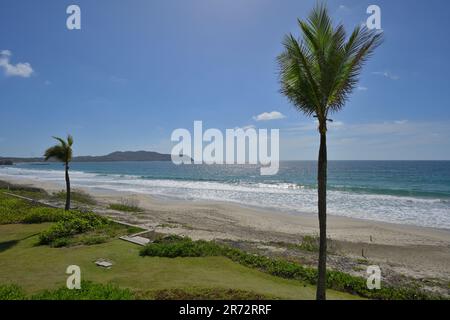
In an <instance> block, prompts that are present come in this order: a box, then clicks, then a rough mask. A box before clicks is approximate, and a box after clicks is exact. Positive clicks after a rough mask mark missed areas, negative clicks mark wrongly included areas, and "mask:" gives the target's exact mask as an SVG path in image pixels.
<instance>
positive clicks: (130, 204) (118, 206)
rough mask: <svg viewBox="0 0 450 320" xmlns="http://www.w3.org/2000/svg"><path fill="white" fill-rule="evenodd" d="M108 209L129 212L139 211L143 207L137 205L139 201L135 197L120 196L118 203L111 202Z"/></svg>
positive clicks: (141, 210)
mask: <svg viewBox="0 0 450 320" xmlns="http://www.w3.org/2000/svg"><path fill="white" fill-rule="evenodd" d="M109 209H112V210H117V211H122V212H130V213H140V212H143V211H144V209H142V208H140V207H139V201H138V200H137V199H130V198H121V199H120V201H119V203H111V204H110V205H109Z"/></svg>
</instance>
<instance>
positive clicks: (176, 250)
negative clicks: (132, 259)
mask: <svg viewBox="0 0 450 320" xmlns="http://www.w3.org/2000/svg"><path fill="white" fill-rule="evenodd" d="M160 241H161V242H154V243H152V244H150V245H147V246H145V247H144V248H143V249H142V250H141V252H140V254H141V256H153V257H155V256H157V257H168V258H175V257H206V256H220V255H222V254H223V251H222V248H221V247H220V246H218V245H217V244H215V243H213V242H207V241H203V240H200V241H195V242H194V241H192V240H190V239H187V238H186V239H183V240H178V241H170V240H167V239H166V240H165V241H164V239H162V240H160Z"/></svg>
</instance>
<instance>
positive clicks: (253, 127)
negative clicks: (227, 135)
mask: <svg viewBox="0 0 450 320" xmlns="http://www.w3.org/2000/svg"><path fill="white" fill-rule="evenodd" d="M239 129H242V130H244V131H246V130H247V129H256V127H255V126H254V125H252V124H249V125H247V126H243V127H234V130H239Z"/></svg>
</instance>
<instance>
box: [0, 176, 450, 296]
mask: <svg viewBox="0 0 450 320" xmlns="http://www.w3.org/2000/svg"><path fill="white" fill-rule="evenodd" d="M0 180H4V181H6V180H8V181H9V182H11V183H17V184H26V185H30V186H34V187H40V188H43V189H45V190H47V191H48V192H54V191H59V190H61V189H62V188H61V186H59V185H55V184H50V183H43V182H35V181H30V180H24V179H15V180H14V181H13V180H11V178H8V179H6V178H4V177H2V176H0ZM75 188H77V186H75ZM78 189H79V188H78ZM83 191H85V192H88V193H90V194H91V195H92V196H93V197H94V198H95V199H96V200H97V202H98V204H97V205H96V207H95V210H96V212H98V213H101V214H104V215H107V216H109V217H111V218H114V219H116V220H119V221H123V222H127V223H131V224H134V225H139V226H141V227H144V228H146V229H148V230H152V231H156V232H161V233H166V234H178V235H184V236H189V237H191V238H192V239H205V240H213V239H214V240H218V241H227V242H230V243H234V244H235V245H238V246H241V247H244V248H247V249H250V250H255V251H258V252H259V253H263V254H267V255H271V256H283V257H288V258H289V259H293V260H298V261H301V262H302V263H305V264H311V265H314V264H315V263H316V253H314V252H305V253H301V254H300V253H298V251H294V250H291V249H290V245H292V244H299V243H301V241H302V239H303V237H305V236H315V235H317V234H318V221H317V217H316V215H313V214H295V215H294V214H288V213H285V212H281V211H280V212H277V211H272V210H271V211H268V210H262V209H259V208H258V209H257V208H251V207H244V206H240V205H235V204H231V203H223V202H201V201H178V200H169V199H161V198H154V197H152V196H150V195H144V194H132V193H118V192H113V191H108V190H102V189H90V188H84V189H83ZM123 198H127V199H134V200H133V201H134V202H135V203H138V204H139V207H141V208H142V209H144V211H143V212H142V213H138V214H136V213H125V212H118V211H113V210H110V209H108V208H107V207H108V205H109V204H111V203H119V202H120V201H121V200H122V199H123ZM299 201H301V199H299ZM328 238H329V239H330V245H329V247H330V248H331V249H330V254H329V258H328V259H329V266H330V267H331V268H334V269H338V270H341V271H345V272H348V273H351V274H355V275H361V276H365V273H366V269H365V268H364V266H366V265H379V266H380V268H381V270H382V276H383V280H385V281H387V282H389V283H408V282H409V281H420V282H421V283H422V284H423V285H425V287H427V288H428V289H430V290H438V291H439V292H441V293H444V294H449V292H448V291H449V287H448V284H449V282H450V230H445V229H436V228H424V227H416V226H411V225H400V224H391V223H384V222H376V221H369V220H361V219H354V218H346V217H339V216H332V215H330V216H329V217H328Z"/></svg>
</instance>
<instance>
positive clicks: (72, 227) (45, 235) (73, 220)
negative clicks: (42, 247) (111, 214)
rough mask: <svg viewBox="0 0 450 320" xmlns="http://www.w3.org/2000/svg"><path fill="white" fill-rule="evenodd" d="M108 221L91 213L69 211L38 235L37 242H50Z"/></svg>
mask: <svg viewBox="0 0 450 320" xmlns="http://www.w3.org/2000/svg"><path fill="white" fill-rule="evenodd" d="M107 223H108V220H107V219H106V218H103V217H100V216H98V215H96V214H93V213H79V212H71V213H70V214H67V215H65V216H63V217H62V219H61V220H59V221H58V222H57V223H55V224H54V225H52V226H51V227H50V228H49V229H48V230H46V231H44V232H42V233H41V234H40V235H39V244H52V243H53V242H54V241H56V240H57V239H61V238H68V237H71V236H73V235H77V234H81V233H84V232H86V231H89V230H94V229H96V228H99V227H102V226H104V225H105V224H107Z"/></svg>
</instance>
